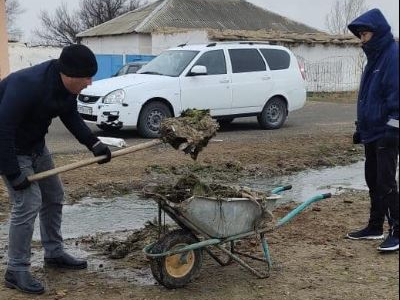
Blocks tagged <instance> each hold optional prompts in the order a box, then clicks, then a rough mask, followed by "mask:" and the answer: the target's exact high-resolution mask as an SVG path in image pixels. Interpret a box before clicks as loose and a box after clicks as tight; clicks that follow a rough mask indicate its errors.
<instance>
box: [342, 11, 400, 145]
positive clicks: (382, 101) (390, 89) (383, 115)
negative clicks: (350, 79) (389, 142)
mask: <svg viewBox="0 0 400 300" xmlns="http://www.w3.org/2000/svg"><path fill="white" fill-rule="evenodd" d="M360 27H362V28H364V29H368V31H372V32H373V34H374V35H373V37H372V38H371V40H370V41H368V42H367V43H365V44H364V45H363V50H364V52H365V54H366V55H367V59H368V62H367V65H366V67H365V70H364V73H363V75H362V79H361V85H360V91H359V94H358V104H357V121H358V125H357V130H358V131H359V132H360V134H361V141H362V142H363V143H364V144H366V143H370V142H373V141H375V140H378V139H380V138H382V137H383V136H385V135H393V136H396V135H397V136H398V134H399V130H398V129H396V128H394V127H391V126H389V125H387V122H388V121H389V120H390V119H393V120H399V45H398V43H397V42H395V40H394V38H393V35H392V33H391V28H390V26H389V24H388V23H387V21H386V19H385V17H384V16H383V15H382V13H381V12H380V11H379V10H378V9H373V10H370V11H368V12H366V13H365V14H363V15H361V16H360V17H358V18H357V19H355V20H354V21H353V22H352V23H351V24H350V25H349V29H350V31H352V32H353V34H354V35H356V36H357V37H359V33H358V31H359V30H360Z"/></svg>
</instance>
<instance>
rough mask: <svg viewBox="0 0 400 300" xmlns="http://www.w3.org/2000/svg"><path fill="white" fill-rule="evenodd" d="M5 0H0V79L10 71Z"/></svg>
mask: <svg viewBox="0 0 400 300" xmlns="http://www.w3.org/2000/svg"><path fill="white" fill-rule="evenodd" d="M6 20H7V18H6V3H5V0H0V80H1V79H3V78H4V77H6V76H7V75H8V73H9V72H10V63H9V58H8V37H7V21H6Z"/></svg>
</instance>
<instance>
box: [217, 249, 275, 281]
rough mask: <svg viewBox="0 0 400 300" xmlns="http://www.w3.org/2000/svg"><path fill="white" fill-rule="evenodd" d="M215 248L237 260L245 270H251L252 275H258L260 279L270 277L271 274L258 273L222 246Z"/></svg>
mask: <svg viewBox="0 0 400 300" xmlns="http://www.w3.org/2000/svg"><path fill="white" fill-rule="evenodd" d="M215 247H217V248H218V249H219V250H221V251H222V252H224V253H225V254H226V255H228V256H230V257H232V259H233V260H235V261H236V262H237V263H238V264H239V265H241V266H242V267H243V268H245V269H247V270H249V271H250V272H251V273H253V274H254V275H256V276H257V277H258V278H260V279H263V278H267V277H268V276H269V272H267V273H266V274H262V273H261V272H259V271H257V270H256V269H254V268H252V267H250V266H249V265H248V264H247V263H246V262H245V261H243V260H242V259H241V258H239V257H238V256H236V255H234V254H233V253H232V252H230V251H229V250H226V249H225V248H224V247H222V246H221V245H215Z"/></svg>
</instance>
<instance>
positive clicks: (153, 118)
mask: <svg viewBox="0 0 400 300" xmlns="http://www.w3.org/2000/svg"><path fill="white" fill-rule="evenodd" d="M170 117H172V113H171V111H170V109H169V108H168V106H167V105H165V104H164V103H162V102H159V101H155V102H150V103H149V104H146V105H145V106H144V107H143V109H142V111H141V113H140V116H139V123H138V131H139V134H140V135H141V136H142V137H145V138H157V137H160V125H161V121H162V120H163V119H165V118H170Z"/></svg>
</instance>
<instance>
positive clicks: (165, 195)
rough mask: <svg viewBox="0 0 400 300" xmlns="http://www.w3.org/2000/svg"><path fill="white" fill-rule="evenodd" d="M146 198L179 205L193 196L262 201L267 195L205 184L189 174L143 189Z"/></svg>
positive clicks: (240, 188)
mask: <svg viewBox="0 0 400 300" xmlns="http://www.w3.org/2000/svg"><path fill="white" fill-rule="evenodd" d="M144 194H145V195H146V196H152V197H156V198H159V199H160V200H163V199H167V200H168V201H171V202H173V203H181V202H183V201H185V200H187V199H189V198H191V197H193V196H199V197H210V198H215V199H222V198H249V199H263V198H265V197H267V196H268V194H267V193H262V192H258V191H253V190H251V189H249V188H246V187H239V186H227V185H221V184H216V183H210V184H207V183H205V182H203V181H201V180H200V179H199V178H198V177H197V176H196V175H194V174H192V173H190V174H188V175H185V176H182V177H180V178H179V179H178V181H177V182H176V183H175V184H159V185H155V186H152V187H146V188H145V189H144Z"/></svg>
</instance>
